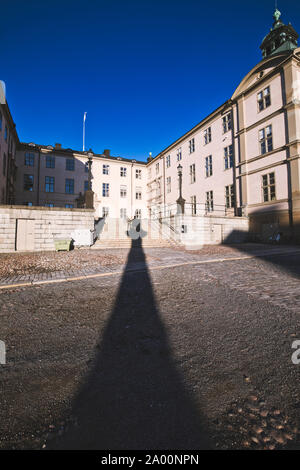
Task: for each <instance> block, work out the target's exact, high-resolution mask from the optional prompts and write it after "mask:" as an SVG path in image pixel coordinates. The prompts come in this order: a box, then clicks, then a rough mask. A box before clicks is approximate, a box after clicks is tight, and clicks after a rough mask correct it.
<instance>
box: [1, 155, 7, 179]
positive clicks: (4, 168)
mask: <svg viewBox="0 0 300 470" xmlns="http://www.w3.org/2000/svg"><path fill="white" fill-rule="evenodd" d="M2 172H3V176H6V154H5V153H4V154H3V168H2Z"/></svg>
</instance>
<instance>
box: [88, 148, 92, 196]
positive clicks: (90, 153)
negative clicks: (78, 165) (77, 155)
mask: <svg viewBox="0 0 300 470" xmlns="http://www.w3.org/2000/svg"><path fill="white" fill-rule="evenodd" d="M92 163H93V153H92V152H91V151H89V153H88V170H89V171H88V189H89V190H90V191H91V190H92Z"/></svg>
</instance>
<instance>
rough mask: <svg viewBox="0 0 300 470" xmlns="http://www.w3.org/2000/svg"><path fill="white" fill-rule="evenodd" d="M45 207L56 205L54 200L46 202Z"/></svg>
mask: <svg viewBox="0 0 300 470" xmlns="http://www.w3.org/2000/svg"><path fill="white" fill-rule="evenodd" d="M45 207H54V204H53V202H46V203H45Z"/></svg>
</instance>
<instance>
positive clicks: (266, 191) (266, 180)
mask: <svg viewBox="0 0 300 470" xmlns="http://www.w3.org/2000/svg"><path fill="white" fill-rule="evenodd" d="M262 190H263V200H264V202H268V201H275V199H276V190H275V173H269V174H268V175H263V177H262Z"/></svg>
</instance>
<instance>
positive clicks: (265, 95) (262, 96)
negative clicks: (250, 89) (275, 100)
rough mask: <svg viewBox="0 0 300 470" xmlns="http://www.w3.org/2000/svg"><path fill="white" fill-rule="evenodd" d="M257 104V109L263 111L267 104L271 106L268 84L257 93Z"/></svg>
mask: <svg viewBox="0 0 300 470" xmlns="http://www.w3.org/2000/svg"><path fill="white" fill-rule="evenodd" d="M257 104H258V111H263V110H264V109H265V108H268V106H271V93H270V87H269V86H268V87H267V88H265V89H264V90H263V91H261V92H259V93H258V94H257Z"/></svg>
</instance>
